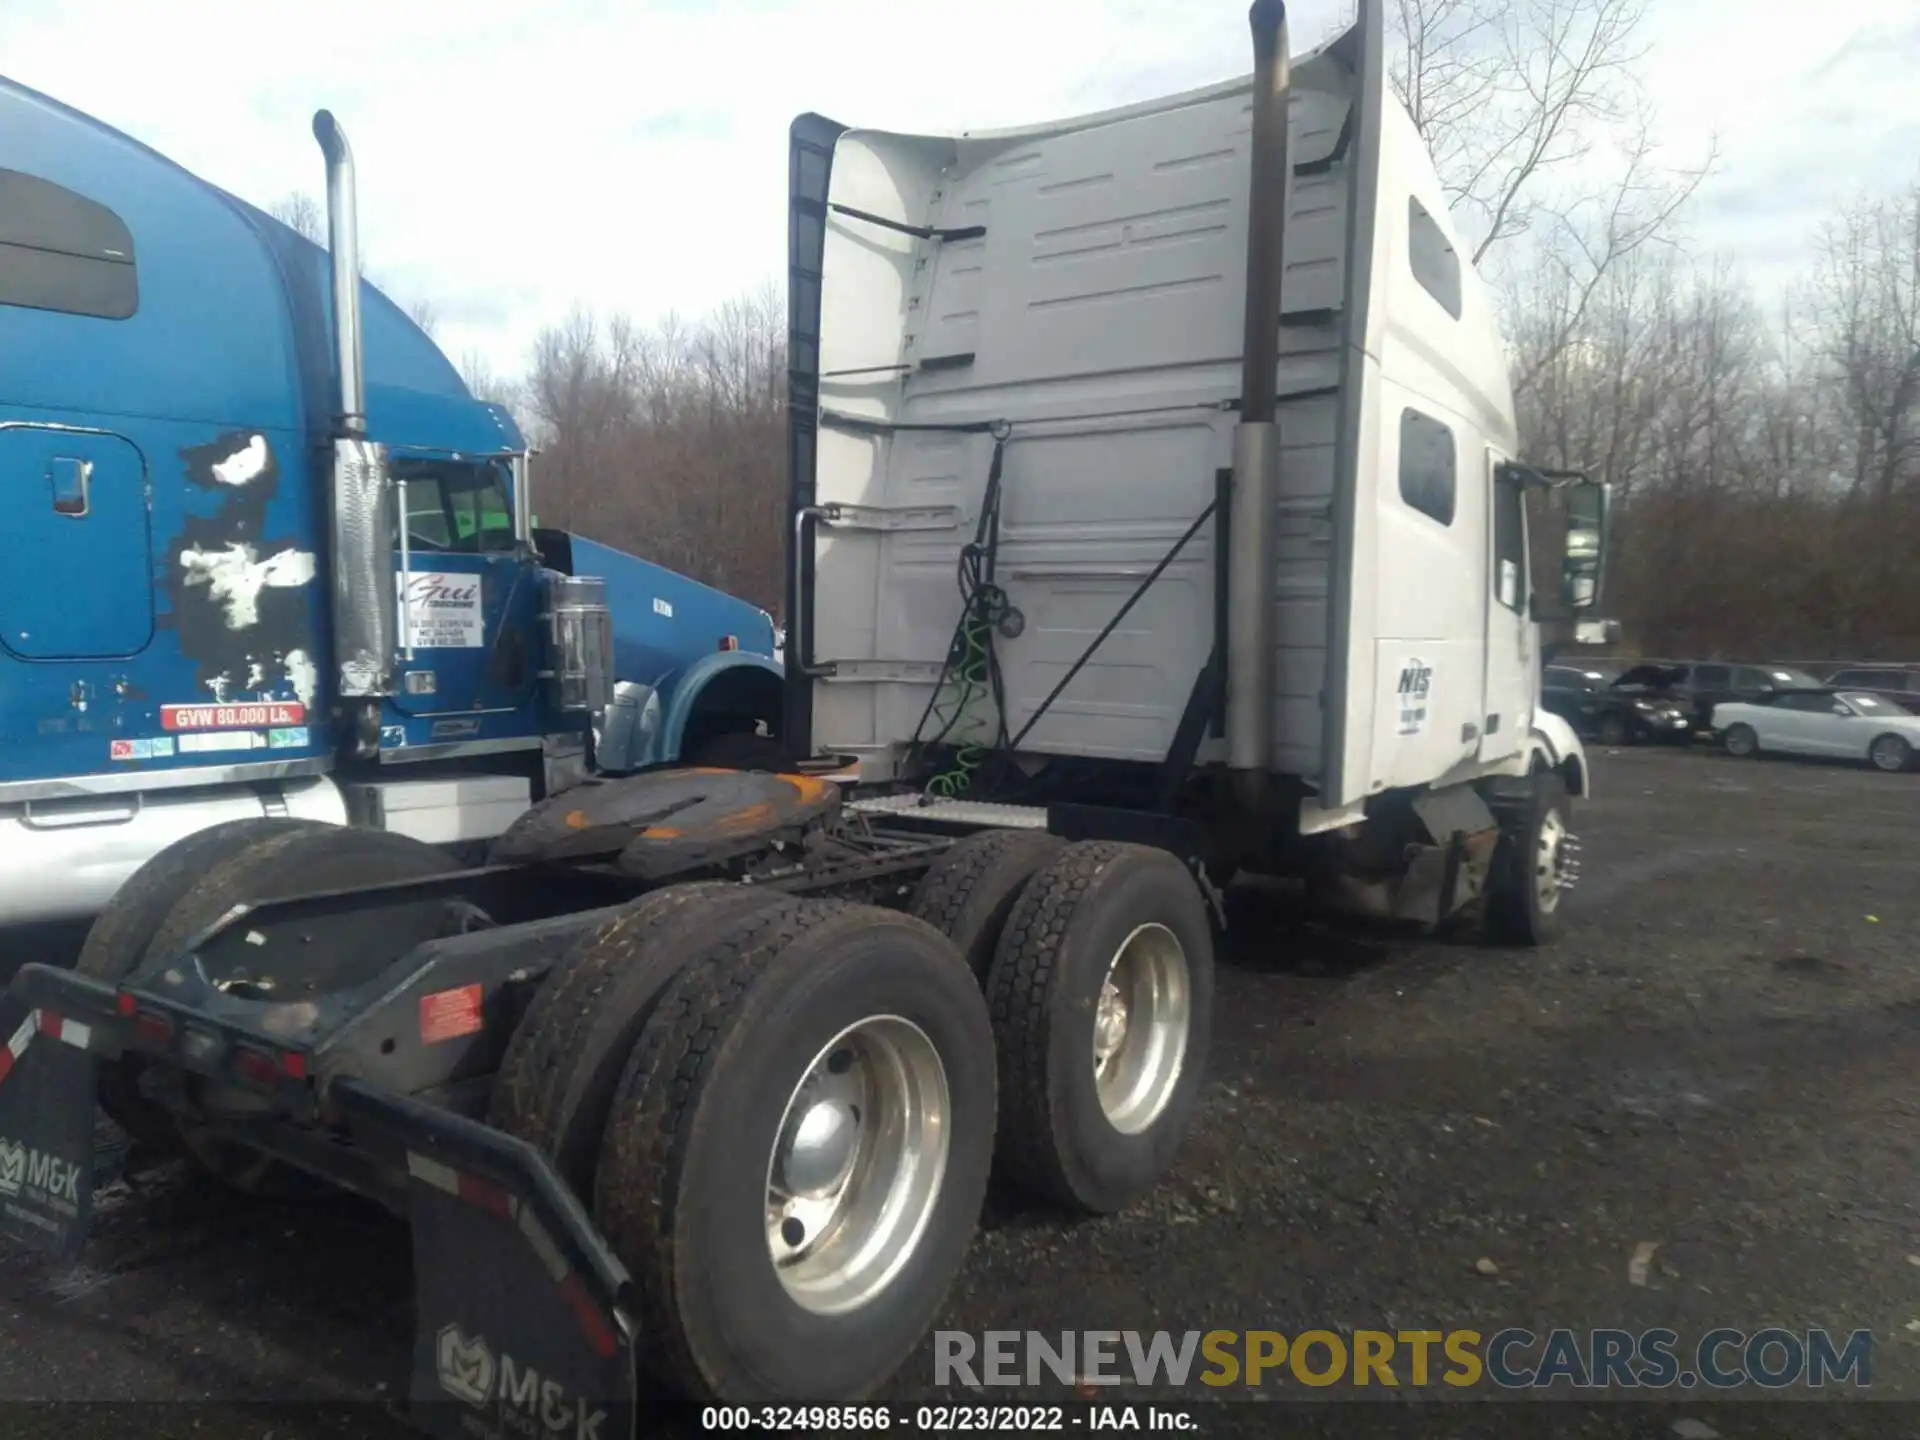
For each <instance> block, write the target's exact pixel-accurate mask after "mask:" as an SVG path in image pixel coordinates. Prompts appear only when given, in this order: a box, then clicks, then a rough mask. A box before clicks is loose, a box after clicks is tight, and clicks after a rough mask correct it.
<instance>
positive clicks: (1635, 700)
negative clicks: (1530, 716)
mask: <svg viewBox="0 0 1920 1440" xmlns="http://www.w3.org/2000/svg"><path fill="white" fill-rule="evenodd" d="M1640 668H1643V667H1638V666H1636V667H1635V669H1636V670H1637V669H1640ZM1615 675H1616V670H1615V668H1614V667H1611V666H1592V667H1588V666H1580V665H1549V666H1547V667H1546V668H1545V669H1544V670H1543V671H1541V674H1540V706H1541V708H1542V709H1544V710H1549V711H1551V712H1552V713H1553V714H1555V715H1558V716H1559V717H1560V718H1561V719H1563V720H1565V721H1566V722H1567V723H1568V724H1569V725H1571V726H1573V728H1574V729H1575V730H1576V731H1577V732H1578V733H1579V734H1580V735H1581V737H1582V738H1583V739H1584V738H1592V737H1595V736H1597V737H1598V738H1599V739H1600V742H1601V743H1602V744H1605V745H1629V744H1633V743H1635V742H1637V741H1641V740H1687V739H1691V738H1692V731H1693V726H1692V721H1691V719H1690V717H1689V716H1688V714H1687V712H1686V711H1685V710H1684V709H1683V708H1682V707H1681V706H1679V705H1677V704H1675V703H1674V702H1673V701H1672V700H1671V699H1669V698H1668V697H1667V696H1666V695H1665V694H1664V693H1662V691H1661V689H1660V687H1659V686H1657V685H1656V686H1648V685H1644V684H1639V683H1635V684H1630V685H1621V684H1620V683H1618V681H1616V680H1615ZM1620 678H1621V679H1622V680H1624V679H1625V677H1624V676H1621V677H1620Z"/></svg>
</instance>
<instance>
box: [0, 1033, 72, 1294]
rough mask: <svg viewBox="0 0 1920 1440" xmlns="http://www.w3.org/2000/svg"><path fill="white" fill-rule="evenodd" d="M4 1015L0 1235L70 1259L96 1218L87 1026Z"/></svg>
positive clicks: (0, 1053) (0, 1084)
mask: <svg viewBox="0 0 1920 1440" xmlns="http://www.w3.org/2000/svg"><path fill="white" fill-rule="evenodd" d="M5 1008H6V1011H7V1012H8V1013H6V1014H5V1015H4V1016H0V1042H5V1043H6V1048H5V1050H4V1051H0V1237H4V1238H5V1239H7V1240H10V1241H12V1242H13V1243H15V1244H17V1245H25V1246H28V1247H30V1248H32V1249H35V1250H47V1251H51V1252H53V1253H54V1254H57V1255H62V1256H66V1257H68V1258H72V1257H73V1256H75V1255H78V1254H79V1252H80V1249H81V1247H82V1246H83V1245H85V1244H86V1240H87V1228H88V1226H89V1224H90V1223H91V1221H92V1218H93V1094H94V1064H95V1062H94V1058H93V1056H92V1055H91V1054H89V1053H88V1052H87V1050H86V1048H85V1047H86V1044H87V1036H88V1033H89V1032H88V1027H86V1026H85V1025H80V1024H77V1023H76V1022H74V1021H71V1020H67V1021H62V1020H61V1019H59V1018H58V1017H57V1016H53V1015H47V1014H43V1012H41V1011H37V1010H35V1011H29V1012H28V1013H27V1014H26V1015H25V1016H24V1017H22V1016H21V1015H20V1013H19V1012H18V1010H17V1009H15V1008H14V1007H12V1006H7V1007H5Z"/></svg>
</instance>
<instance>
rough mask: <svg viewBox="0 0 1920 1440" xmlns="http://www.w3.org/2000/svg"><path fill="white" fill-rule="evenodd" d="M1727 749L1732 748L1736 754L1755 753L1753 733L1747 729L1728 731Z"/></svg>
mask: <svg viewBox="0 0 1920 1440" xmlns="http://www.w3.org/2000/svg"><path fill="white" fill-rule="evenodd" d="M1727 749H1729V750H1731V751H1732V752H1733V753H1734V754H1735V755H1751V754H1752V753H1753V736H1752V734H1751V733H1750V732H1748V731H1746V730H1733V731H1730V732H1728V735H1727Z"/></svg>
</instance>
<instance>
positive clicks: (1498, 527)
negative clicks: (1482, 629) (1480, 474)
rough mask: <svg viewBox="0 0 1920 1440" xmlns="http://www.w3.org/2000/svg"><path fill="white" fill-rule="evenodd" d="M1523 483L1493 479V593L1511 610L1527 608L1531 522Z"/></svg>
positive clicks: (1497, 476) (1521, 610) (1500, 478)
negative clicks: (1526, 509)
mask: <svg viewBox="0 0 1920 1440" xmlns="http://www.w3.org/2000/svg"><path fill="white" fill-rule="evenodd" d="M1524 510H1525V502H1524V499H1523V497H1522V496H1521V493H1520V486H1519V485H1518V484H1517V483H1515V482H1514V481H1512V480H1508V479H1505V478H1502V477H1500V476H1499V475H1498V474H1497V473H1496V476H1495V479H1494V482H1493V595H1494V598H1495V599H1496V600H1498V601H1499V602H1500V603H1501V604H1502V605H1504V606H1506V607H1507V609H1509V610H1515V611H1520V612H1524V611H1525V610H1526V608H1527V523H1526V517H1525V513H1524Z"/></svg>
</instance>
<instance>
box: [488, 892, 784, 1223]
mask: <svg viewBox="0 0 1920 1440" xmlns="http://www.w3.org/2000/svg"><path fill="white" fill-rule="evenodd" d="M778 898H779V897H778V896H777V895H776V894H775V893H774V892H772V891H768V890H761V889H755V888H753V887H750V886H744V885H736V884H733V883H732V882H730V881H725V880H713V881H703V882H700V883H696V884H691V885H672V886H669V887H667V888H666V889H664V890H655V891H654V892H652V893H651V894H649V895H644V896H642V897H641V898H640V899H638V900H636V901H634V902H633V903H632V904H631V905H627V906H624V907H622V908H621V910H620V912H619V913H618V914H616V915H614V916H612V917H611V918H609V919H608V920H606V921H605V922H604V923H603V924H601V925H599V926H598V927H596V928H595V929H594V930H593V931H592V932H591V933H589V934H588V935H587V936H585V937H584V938H583V939H582V940H581V941H580V943H579V944H577V945H576V946H575V947H574V949H573V951H572V953H571V954H569V955H568V957H567V958H566V959H565V960H564V961H562V962H561V964H560V965H558V966H556V967H555V968H554V970H553V972H552V973H551V974H550V975H548V976H547V978H546V980H545V981H544V982H543V983H542V984H541V986H540V989H539V991H538V992H537V993H536V994H535V995H534V997H533V1003H532V1004H531V1005H529V1006H528V1007H527V1013H526V1014H525V1015H524V1016H523V1017H522V1018H521V1021H520V1023H519V1025H517V1026H516V1027H514V1032H513V1037H512V1038H511V1039H510V1040H509V1041H508V1042H507V1052H506V1056H505V1058H504V1059H503V1060H502V1061H501V1064H500V1072H499V1076H498V1078H497V1080H496V1081H495V1083H494V1089H493V1099H492V1103H491V1107H490V1114H489V1119H490V1120H491V1122H492V1124H493V1125H495V1126H496V1127H497V1128H499V1129H501V1130H505V1131H506V1132H507V1133H508V1134H509V1135H514V1136H517V1137H519V1138H520V1139H522V1140H525V1141H526V1142H527V1143H528V1144H530V1145H532V1146H534V1147H535V1148H536V1149H538V1150H540V1151H542V1152H544V1153H545V1154H547V1155H548V1156H550V1157H552V1159H553V1162H554V1167H555V1168H556V1169H557V1170H559V1172H560V1175H561V1178H562V1179H564V1180H565V1181H566V1182H567V1183H568V1184H569V1185H571V1186H572V1187H573V1189H574V1191H575V1193H576V1194H579V1195H581V1196H582V1197H591V1196H592V1194H593V1174H594V1164H595V1161H596V1160H597V1159H598V1158H599V1150H600V1138H601V1135H602V1133H603V1132H604V1131H605V1130H606V1125H607V1112H608V1110H609V1109H611V1108H612V1105H613V1097H614V1092H615V1091H616V1090H618V1089H619V1087H620V1075H621V1071H622V1070H623V1069H625V1067H626V1063H627V1056H628V1054H629V1053H630V1052H631V1051H632V1050H633V1046H634V1042H635V1041H636V1040H637V1039H638V1038H639V1035H640V1030H641V1027H642V1026H644V1025H645V1024H646V1022H647V1017H648V1016H650V1015H651V1014H652V1013H653V1007H654V1004H655V1002H656V1001H658V1000H659V998H660V994H661V992H662V991H664V990H665V989H666V988H667V986H668V985H669V984H670V983H671V982H672V980H673V977H674V976H676V975H678V974H679V973H680V971H681V970H682V969H683V968H684V967H685V965H686V963H687V961H688V959H689V958H690V957H691V956H693V955H695V954H698V953H699V951H700V950H701V949H703V948H705V947H706V946H707V945H709V944H711V943H713V942H714V941H715V940H718V939H719V938H721V936H722V935H723V934H724V933H725V931H726V929H727V927H729V926H731V925H732V924H734V923H736V922H737V921H738V920H740V919H741V917H743V916H745V915H747V914H748V913H750V912H751V911H753V910H755V909H757V908H759V907H760V906H762V905H764V904H767V903H769V902H771V901H773V900H776V899H778Z"/></svg>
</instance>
